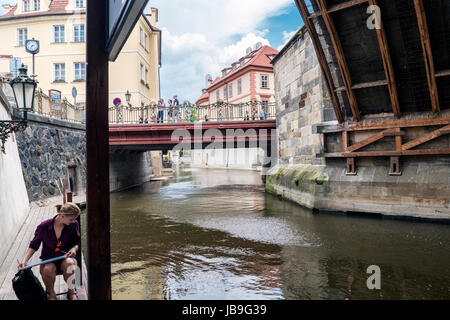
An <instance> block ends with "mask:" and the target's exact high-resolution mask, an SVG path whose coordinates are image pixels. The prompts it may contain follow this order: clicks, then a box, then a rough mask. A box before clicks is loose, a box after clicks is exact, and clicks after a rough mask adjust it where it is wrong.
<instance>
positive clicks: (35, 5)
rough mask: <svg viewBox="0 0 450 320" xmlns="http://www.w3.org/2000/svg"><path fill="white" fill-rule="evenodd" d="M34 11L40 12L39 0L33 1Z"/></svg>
mask: <svg viewBox="0 0 450 320" xmlns="http://www.w3.org/2000/svg"><path fill="white" fill-rule="evenodd" d="M33 9H34V11H39V10H41V0H34V7H33Z"/></svg>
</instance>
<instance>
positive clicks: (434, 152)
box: [316, 148, 450, 158]
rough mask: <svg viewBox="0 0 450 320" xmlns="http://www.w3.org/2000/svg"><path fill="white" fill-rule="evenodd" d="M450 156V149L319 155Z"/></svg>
mask: <svg viewBox="0 0 450 320" xmlns="http://www.w3.org/2000/svg"><path fill="white" fill-rule="evenodd" d="M443 154H450V148H446V149H423V150H405V151H400V152H399V151H394V150H392V151H365V152H348V153H344V152H337V153H325V154H323V155H321V154H317V155H316V156H317V157H323V158H358V157H400V156H426V155H443Z"/></svg>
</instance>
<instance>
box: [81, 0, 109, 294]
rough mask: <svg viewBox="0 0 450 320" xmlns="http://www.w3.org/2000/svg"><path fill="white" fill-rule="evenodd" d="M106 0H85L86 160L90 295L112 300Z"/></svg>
mask: <svg viewBox="0 0 450 320" xmlns="http://www.w3.org/2000/svg"><path fill="white" fill-rule="evenodd" d="M107 3H108V2H107V1H88V2H87V43H86V58H87V71H86V75H87V77H86V150H87V156H86V163H87V199H86V200H87V203H89V206H88V213H87V244H88V245H87V249H88V259H89V262H88V281H89V299H93V300H111V245H110V237H111V235H110V205H109V145H108V138H109V133H108V108H107V106H108V83H109V81H108V79H109V73H108V54H107V50H106V46H105V44H106V40H107V35H108V33H107V32H106V31H107V30H106V28H107V25H108V24H107Z"/></svg>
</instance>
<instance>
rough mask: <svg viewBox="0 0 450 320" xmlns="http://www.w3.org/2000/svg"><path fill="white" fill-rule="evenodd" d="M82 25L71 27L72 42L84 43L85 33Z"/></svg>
mask: <svg viewBox="0 0 450 320" xmlns="http://www.w3.org/2000/svg"><path fill="white" fill-rule="evenodd" d="M84 29H85V28H84V24H79V25H74V26H73V41H74V42H85V31H84Z"/></svg>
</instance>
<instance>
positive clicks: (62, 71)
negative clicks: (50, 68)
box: [54, 63, 66, 81]
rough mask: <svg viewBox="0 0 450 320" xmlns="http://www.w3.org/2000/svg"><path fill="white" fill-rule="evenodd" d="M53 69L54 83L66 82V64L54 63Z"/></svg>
mask: <svg viewBox="0 0 450 320" xmlns="http://www.w3.org/2000/svg"><path fill="white" fill-rule="evenodd" d="M54 68H55V69H54V81H66V64H65V63H55V64H54Z"/></svg>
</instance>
